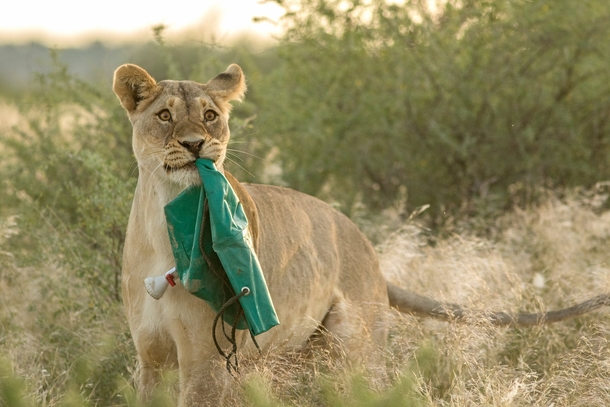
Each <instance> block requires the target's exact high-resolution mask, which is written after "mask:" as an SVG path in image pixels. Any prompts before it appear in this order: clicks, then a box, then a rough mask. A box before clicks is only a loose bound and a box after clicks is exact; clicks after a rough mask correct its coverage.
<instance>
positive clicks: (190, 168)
mask: <svg viewBox="0 0 610 407" xmlns="http://www.w3.org/2000/svg"><path fill="white" fill-rule="evenodd" d="M163 168H164V169H165V172H168V173H171V172H176V171H183V170H187V171H196V170H197V166H196V165H195V162H194V161H192V162H190V163H186V164H184V165H179V166H174V165H170V164H163Z"/></svg>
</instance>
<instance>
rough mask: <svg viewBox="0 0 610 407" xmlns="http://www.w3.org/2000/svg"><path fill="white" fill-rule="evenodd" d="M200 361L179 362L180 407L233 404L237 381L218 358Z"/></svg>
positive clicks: (218, 406) (209, 406) (217, 406)
mask: <svg viewBox="0 0 610 407" xmlns="http://www.w3.org/2000/svg"><path fill="white" fill-rule="evenodd" d="M211 359H212V360H208V361H201V360H200V359H199V358H192V359H190V360H181V361H180V362H179V363H180V399H179V403H178V405H179V406H180V407H221V406H232V405H234V404H235V403H234V402H232V401H234V397H235V390H236V389H237V386H238V385H239V384H238V381H237V380H235V378H233V377H232V376H231V375H230V374H229V373H228V371H227V370H226V368H225V365H224V363H223V362H221V361H220V358H218V357H213V358H211Z"/></svg>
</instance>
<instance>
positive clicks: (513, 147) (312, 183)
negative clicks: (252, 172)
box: [258, 0, 610, 216]
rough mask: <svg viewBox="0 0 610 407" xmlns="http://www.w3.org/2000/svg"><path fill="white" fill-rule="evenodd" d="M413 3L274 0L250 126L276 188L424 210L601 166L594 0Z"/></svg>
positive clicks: (589, 181)
mask: <svg viewBox="0 0 610 407" xmlns="http://www.w3.org/2000/svg"><path fill="white" fill-rule="evenodd" d="M428 3H429V2H427V1H423V0H414V1H409V2H407V3H406V5H405V6H402V5H397V4H390V3H388V2H385V1H382V0H375V1H371V2H362V1H358V0H356V1H353V2H343V1H339V0H302V1H298V0H295V1H282V2H280V4H282V5H284V7H285V8H286V9H287V10H288V11H289V12H288V13H287V14H286V16H285V17H284V26H285V27H286V29H287V34H286V36H285V37H284V39H283V41H282V44H281V45H280V47H279V49H278V53H279V55H280V58H281V64H280V66H279V68H278V69H277V70H276V71H275V72H274V74H273V75H271V76H270V77H269V78H268V81H267V83H266V89H268V92H267V98H266V99H265V100H264V103H261V105H260V109H261V113H260V120H259V123H258V126H259V127H258V128H259V129H263V133H264V134H265V135H267V136H268V139H267V140H266V143H267V148H271V147H277V148H278V149H279V160H280V161H281V167H282V168H283V175H284V179H285V181H286V182H287V183H288V184H289V185H291V186H293V187H295V188H296V189H298V190H302V191H305V192H307V193H310V194H314V195H318V196H321V197H323V198H324V199H327V200H335V201H337V202H339V203H340V204H341V205H342V208H343V210H344V211H346V212H348V213H351V212H352V211H353V208H354V207H355V204H357V203H358V202H360V201H362V202H364V203H365V205H366V206H367V207H368V208H369V209H371V210H375V211H377V210H379V209H382V208H386V207H388V206H390V205H392V204H393V203H395V202H400V201H402V200H404V198H405V195H408V199H407V205H408V207H409V208H410V210H412V209H413V208H415V207H418V206H421V205H424V204H430V205H431V211H432V213H433V215H434V216H437V215H439V214H442V213H444V212H445V211H447V213H449V212H451V211H455V210H456V209H457V208H460V207H466V209H468V212H467V213H469V214H471V215H472V214H476V213H485V212H486V211H489V209H490V208H486V207H485V206H488V205H490V204H493V205H494V206H495V208H496V210H495V211H492V212H495V213H497V210H498V209H505V208H507V207H508V206H510V203H511V201H510V199H509V198H510V195H511V194H510V193H509V188H511V186H513V187H512V188H513V196H514V195H515V193H518V194H519V196H520V197H521V201H522V202H523V201H524V202H532V201H533V200H534V198H535V197H534V196H532V191H534V190H535V188H534V187H535V186H537V185H555V186H577V185H585V186H591V185H593V184H595V182H597V181H599V180H603V179H608V177H610V166H609V165H608V160H607V157H608V156H609V154H610V144H609V142H608V141H609V138H610V135H609V134H610V123H609V122H608V120H607V112H608V110H609V109H610V99H609V97H608V95H609V94H610V77H609V75H610V73H609V71H608V69H607V68H606V67H607V66H608V64H609V63H610V49H609V48H608V47H607V46H606V44H607V43H608V41H609V40H610V24H608V21H609V18H610V4H609V3H601V2H598V1H594V0H587V1H584V2H579V3H575V2H572V1H569V0H559V1H552V2H550V1H524V0H518V1H508V0H470V1H457V0H456V1H447V2H441V4H438V5H437V8H436V9H431V8H429V6H428ZM480 197H484V198H485V197H488V198H490V199H488V200H483V201H477V199H478V198H480ZM473 203H474V204H473Z"/></svg>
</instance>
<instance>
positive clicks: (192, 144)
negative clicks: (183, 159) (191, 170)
mask: <svg viewBox="0 0 610 407" xmlns="http://www.w3.org/2000/svg"><path fill="white" fill-rule="evenodd" d="M179 143H180V145H181V146H182V147H184V148H186V149H187V150H189V151H190V152H191V153H193V154H194V155H195V157H198V156H199V150H201V146H203V140H197V141H179Z"/></svg>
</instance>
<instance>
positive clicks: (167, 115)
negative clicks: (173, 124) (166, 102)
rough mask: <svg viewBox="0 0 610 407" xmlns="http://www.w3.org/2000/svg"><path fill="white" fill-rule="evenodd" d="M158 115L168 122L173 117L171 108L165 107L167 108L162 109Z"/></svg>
mask: <svg viewBox="0 0 610 407" xmlns="http://www.w3.org/2000/svg"><path fill="white" fill-rule="evenodd" d="M157 117H158V118H159V119H161V120H163V121H164V122H168V121H170V120H171V119H172V114H171V113H170V112H169V110H167V109H165V110H161V111H160V112H159V113H158V114H157Z"/></svg>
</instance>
